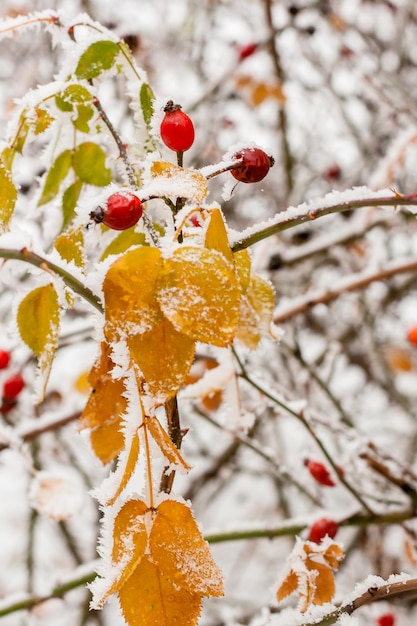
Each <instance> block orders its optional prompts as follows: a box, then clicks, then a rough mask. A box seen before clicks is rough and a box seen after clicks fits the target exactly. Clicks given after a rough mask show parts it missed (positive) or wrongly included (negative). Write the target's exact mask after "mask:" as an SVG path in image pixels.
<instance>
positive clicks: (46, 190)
mask: <svg viewBox="0 0 417 626" xmlns="http://www.w3.org/2000/svg"><path fill="white" fill-rule="evenodd" d="M71 159H72V151H71V150H64V152H61V154H60V155H59V156H57V158H56V159H55V161H54V162H53V164H52V166H51V168H50V170H49V172H48V173H47V175H46V180H45V184H44V187H43V191H42V195H41V198H40V200H39V202H38V206H42V205H43V204H46V203H47V202H50V201H51V200H53V198H55V196H56V195H57V193H58V191H59V188H60V186H61V183H62V181H63V180H64V178H66V176H67V174H68V172H69V169H70V167H71Z"/></svg>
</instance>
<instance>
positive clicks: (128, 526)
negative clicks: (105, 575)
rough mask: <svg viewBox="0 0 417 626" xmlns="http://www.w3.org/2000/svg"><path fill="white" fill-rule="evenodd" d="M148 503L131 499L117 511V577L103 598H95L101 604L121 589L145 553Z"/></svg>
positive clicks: (114, 565) (113, 556)
mask: <svg viewBox="0 0 417 626" xmlns="http://www.w3.org/2000/svg"><path fill="white" fill-rule="evenodd" d="M147 511H148V507H147V505H146V504H145V503H144V502H142V500H129V501H128V502H126V504H124V505H123V506H122V508H121V509H120V511H119V512H118V513H117V515H116V517H115V520H114V526H113V549H112V554H111V560H112V571H115V572H116V576H115V579H114V580H113V581H112V583H111V586H110V587H109V588H108V589H107V591H106V593H105V594H103V596H102V597H101V598H95V602H96V603H97V605H98V606H101V605H102V604H103V602H104V601H105V600H106V598H107V597H108V596H110V595H111V594H112V593H114V592H115V591H117V590H118V589H120V588H121V587H122V586H123V585H124V583H125V582H126V580H127V579H128V578H129V577H130V576H131V574H132V572H133V571H134V570H135V568H136V567H137V566H138V564H139V563H140V561H141V559H142V557H143V555H144V554H145V550H146V545H147V543H148V533H147V529H146V525H145V514H146V513H147Z"/></svg>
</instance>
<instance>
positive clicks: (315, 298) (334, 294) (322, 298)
mask: <svg viewBox="0 0 417 626" xmlns="http://www.w3.org/2000/svg"><path fill="white" fill-rule="evenodd" d="M416 271H417V259H415V258H406V259H401V260H400V261H391V262H390V263H387V264H386V265H385V267H383V268H381V269H379V270H378V271H376V272H375V271H373V272H370V271H369V270H364V271H363V272H357V273H355V274H351V275H350V276H346V277H345V278H343V279H342V280H341V281H340V282H339V284H338V285H336V286H335V287H334V288H332V289H329V290H326V291H311V292H308V293H306V294H305V295H304V296H301V297H300V298H295V299H294V300H293V301H292V302H290V303H289V304H283V305H279V306H278V307H277V308H276V309H275V313H274V323H275V324H279V323H281V322H284V321H285V320H287V319H289V318H291V317H294V315H298V314H299V313H304V312H305V311H308V310H309V309H311V308H312V307H314V306H316V305H317V304H328V303H329V302H332V301H333V300H336V299H337V298H338V297H339V296H340V295H341V294H343V293H346V292H349V291H355V290H357V289H363V288H364V287H367V286H368V285H370V284H371V283H374V282H377V281H380V280H385V279H387V278H391V277H392V276H396V275H398V274H407V273H409V272H416Z"/></svg>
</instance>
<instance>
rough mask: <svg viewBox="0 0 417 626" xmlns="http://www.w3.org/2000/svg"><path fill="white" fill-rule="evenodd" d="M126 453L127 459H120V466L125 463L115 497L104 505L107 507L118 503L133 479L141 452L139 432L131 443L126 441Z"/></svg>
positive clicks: (134, 435)
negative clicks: (118, 499)
mask: <svg viewBox="0 0 417 626" xmlns="http://www.w3.org/2000/svg"><path fill="white" fill-rule="evenodd" d="M125 452H127V454H126V455H125V458H123V459H122V458H119V466H120V464H121V463H123V465H124V468H123V471H122V474H121V478H120V481H119V484H118V486H117V488H116V490H115V492H114V493H113V495H112V496H110V497H109V498H108V499H107V500H106V502H105V503H104V504H106V506H111V505H112V504H114V503H115V502H116V500H117V498H118V497H119V496H120V494H121V493H122V491H123V489H125V487H126V485H127V483H128V482H129V480H130V479H131V478H132V474H133V472H134V470H135V467H136V465H137V462H138V459H139V452H140V439H139V433H138V432H135V433H133V436H132V437H131V439H130V442H126V441H125ZM118 469H119V468H118Z"/></svg>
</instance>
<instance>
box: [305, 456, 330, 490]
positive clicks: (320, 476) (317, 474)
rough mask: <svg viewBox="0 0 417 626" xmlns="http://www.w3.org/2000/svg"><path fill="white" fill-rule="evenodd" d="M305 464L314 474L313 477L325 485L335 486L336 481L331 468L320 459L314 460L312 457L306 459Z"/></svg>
mask: <svg viewBox="0 0 417 626" xmlns="http://www.w3.org/2000/svg"><path fill="white" fill-rule="evenodd" d="M305 466H306V467H307V469H308V471H309V472H310V474H311V475H312V477H313V478H314V479H315V480H316V481H317V482H318V483H319V484H320V485H324V486H325V487H334V486H335V484H336V483H335V482H334V480H333V479H332V477H331V476H330V473H329V470H328V469H327V467H326V466H325V465H323V463H319V462H318V461H312V460H311V459H307V460H306V461H305Z"/></svg>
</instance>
